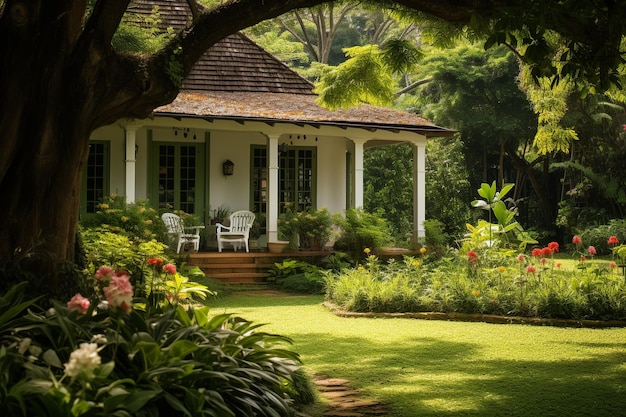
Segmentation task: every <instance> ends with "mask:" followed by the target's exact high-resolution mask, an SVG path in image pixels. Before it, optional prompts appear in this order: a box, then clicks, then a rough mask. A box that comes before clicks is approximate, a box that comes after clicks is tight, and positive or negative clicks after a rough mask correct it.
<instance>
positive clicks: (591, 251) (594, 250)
mask: <svg viewBox="0 0 626 417" xmlns="http://www.w3.org/2000/svg"><path fill="white" fill-rule="evenodd" d="M587 251H588V252H589V255H591V256H593V255H595V254H596V248H594V247H593V246H589V248H588V249H587Z"/></svg>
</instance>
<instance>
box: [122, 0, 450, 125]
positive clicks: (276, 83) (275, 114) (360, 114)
mask: <svg viewBox="0 0 626 417" xmlns="http://www.w3.org/2000/svg"><path fill="white" fill-rule="evenodd" d="M155 6H158V10H159V14H160V16H161V19H162V22H163V25H165V26H170V27H172V28H174V29H182V28H184V27H186V26H187V25H188V22H189V21H190V16H191V11H190V9H189V7H188V5H187V3H186V1H185V0H156V1H147V0H134V1H133V2H132V3H131V6H130V7H129V10H130V11H131V12H134V13H137V14H139V15H144V16H149V15H151V14H152V10H153V8H154V7H155ZM316 97H317V96H316V95H315V94H314V93H313V85H312V84H311V83H310V82H309V81H307V80H306V79H304V78H303V77H301V76H300V75H299V74H298V73H296V72H295V71H293V70H291V69H290V68H289V67H288V66H287V65H286V64H284V63H283V62H281V61H280V60H278V59H277V58H276V57H274V56H273V55H272V54H270V53H268V52H267V51H265V50H264V49H263V48H261V47H260V46H258V45H257V44H256V43H254V42H253V41H252V40H250V39H249V38H248V37H246V36H245V35H243V34H241V33H236V34H233V35H230V36H228V37H226V38H225V39H223V40H221V41H219V42H217V43H216V44H215V45H213V46H212V47H211V48H210V49H209V50H207V52H206V53H204V54H203V55H202V57H201V58H200V60H199V61H198V62H197V63H196V64H195V66H194V67H193V69H192V70H191V72H190V73H189V75H188V76H187V78H186V79H185V80H184V81H183V85H182V89H181V92H180V94H179V95H178V97H177V98H176V99H175V100H174V101H173V102H172V103H170V104H167V105H165V106H161V107H159V108H157V109H155V110H154V114H155V115H157V116H159V115H161V116H173V117H178V118H179V117H193V118H203V119H206V120H211V119H229V120H237V121H241V122H245V121H246V120H250V121H263V122H267V123H276V122H286V123H294V124H308V125H315V126H318V125H328V126H339V127H344V128H345V127H362V128H366V129H370V130H372V129H385V130H392V131H398V130H403V131H411V132H416V133H420V134H424V135H426V136H450V135H452V134H453V133H454V131H452V130H449V129H446V128H442V127H439V126H436V125H434V124H433V123H431V122H429V121H428V120H426V119H424V118H422V117H421V116H419V115H416V114H411V113H407V112H401V111H397V110H392V109H387V108H382V107H375V106H369V105H361V106H357V107H353V108H351V109H343V110H335V111H331V110H328V109H325V108H323V107H321V106H320V105H318V104H317V103H316Z"/></svg>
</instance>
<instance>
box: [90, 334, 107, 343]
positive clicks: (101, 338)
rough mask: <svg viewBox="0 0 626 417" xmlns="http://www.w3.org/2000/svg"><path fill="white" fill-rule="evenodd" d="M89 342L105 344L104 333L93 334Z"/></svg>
mask: <svg viewBox="0 0 626 417" xmlns="http://www.w3.org/2000/svg"><path fill="white" fill-rule="evenodd" d="M91 343H96V344H98V345H106V343H107V338H106V336H105V335H103V334H94V335H93V336H92V337H91Z"/></svg>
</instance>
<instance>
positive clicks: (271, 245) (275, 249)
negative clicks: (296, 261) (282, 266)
mask: <svg viewBox="0 0 626 417" xmlns="http://www.w3.org/2000/svg"><path fill="white" fill-rule="evenodd" d="M288 245H289V241H287V240H278V241H275V242H267V249H269V251H270V252H271V253H281V252H282V251H284V250H285V248H286V247H287V246H288Z"/></svg>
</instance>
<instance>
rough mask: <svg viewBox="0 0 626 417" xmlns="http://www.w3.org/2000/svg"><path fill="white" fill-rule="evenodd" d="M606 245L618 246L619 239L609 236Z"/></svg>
mask: <svg viewBox="0 0 626 417" xmlns="http://www.w3.org/2000/svg"><path fill="white" fill-rule="evenodd" d="M607 243H608V244H609V245H619V239H618V238H617V236H611V237H609V240H608V242H607Z"/></svg>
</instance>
